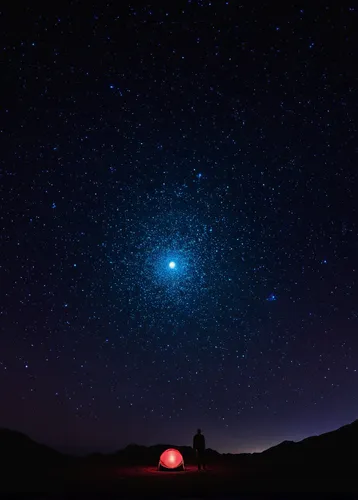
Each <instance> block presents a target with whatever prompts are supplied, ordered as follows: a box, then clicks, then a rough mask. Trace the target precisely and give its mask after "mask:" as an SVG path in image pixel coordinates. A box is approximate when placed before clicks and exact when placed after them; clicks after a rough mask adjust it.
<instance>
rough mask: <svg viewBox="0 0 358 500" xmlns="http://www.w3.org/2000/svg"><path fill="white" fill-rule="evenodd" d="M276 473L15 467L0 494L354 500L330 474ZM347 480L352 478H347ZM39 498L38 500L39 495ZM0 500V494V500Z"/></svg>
mask: <svg viewBox="0 0 358 500" xmlns="http://www.w3.org/2000/svg"><path fill="white" fill-rule="evenodd" d="M311 472H312V474H307V471H305V473H303V471H302V477H300V473H299V472H298V471H291V473H288V471H287V470H286V471H285V470H284V469H282V471H281V473H280V472H279V471H276V473H270V471H269V469H267V471H266V474H265V473H259V471H257V470H249V469H245V468H240V467H237V466H233V465H231V466H230V465H224V464H219V465H213V464H212V465H210V466H209V467H208V470H207V471H201V472H198V471H197V470H196V468H195V467H194V466H193V465H188V466H186V470H185V471H184V472H159V471H157V468H156V467H155V466H154V465H152V466H139V465H137V466H123V465H122V466H116V465H113V464H112V465H111V464H84V463H83V462H78V463H75V464H71V465H67V466H65V467H64V466H61V467H58V468H54V469H51V470H48V471H46V470H45V469H43V470H30V469H29V468H28V469H27V470H25V469H22V468H19V469H18V470H17V471H16V474H14V471H13V472H12V473H11V474H10V473H8V474H5V475H4V476H3V478H2V488H1V490H2V492H4V493H5V492H9V493H10V492H11V493H15V492H16V493H33V494H35V497H34V498H44V499H46V498H59V499H62V498H68V497H71V498H89V497H91V498H92V497H95V498H101V499H102V498H133V497H135V498H201V497H208V498H215V499H220V498H225V497H226V498H238V499H246V498H254V499H256V498H257V499H266V498H272V499H276V498H277V499H281V498H282V499H289V498H295V499H296V498H300V499H301V498H302V499H303V498H315V499H320V498H337V499H338V498H340V499H343V498H357V499H358V494H355V491H358V489H357V485H356V484H354V483H355V481H353V480H349V479H348V476H347V477H346V478H344V477H342V476H340V477H339V478H338V477H337V475H336V474H335V473H334V471H333V470H326V471H325V470H322V469H320V468H319V467H317V470H315V471H314V470H312V471H311ZM351 477H352V476H351ZM40 494H41V496H39V495H40ZM1 498H3V496H1Z"/></svg>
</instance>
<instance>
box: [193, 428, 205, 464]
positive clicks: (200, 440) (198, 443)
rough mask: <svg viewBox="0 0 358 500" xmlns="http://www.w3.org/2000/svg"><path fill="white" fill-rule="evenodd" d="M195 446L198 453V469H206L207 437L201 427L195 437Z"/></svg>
mask: <svg viewBox="0 0 358 500" xmlns="http://www.w3.org/2000/svg"><path fill="white" fill-rule="evenodd" d="M193 448H194V450H195V453H196V461H197V464H198V470H201V467H203V469H204V470H205V469H206V465H205V437H204V434H202V433H201V429H198V432H197V433H196V434H195V436H194V438H193Z"/></svg>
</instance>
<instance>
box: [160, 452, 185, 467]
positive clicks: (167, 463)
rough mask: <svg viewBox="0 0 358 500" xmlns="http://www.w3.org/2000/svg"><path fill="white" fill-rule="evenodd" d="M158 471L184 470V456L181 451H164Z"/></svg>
mask: <svg viewBox="0 0 358 500" xmlns="http://www.w3.org/2000/svg"><path fill="white" fill-rule="evenodd" d="M158 470H161V471H179V470H184V460H183V456H182V454H181V453H180V451H179V450H176V449H175V448H168V449H167V450H165V451H163V453H162V454H161V455H160V458H159V464H158Z"/></svg>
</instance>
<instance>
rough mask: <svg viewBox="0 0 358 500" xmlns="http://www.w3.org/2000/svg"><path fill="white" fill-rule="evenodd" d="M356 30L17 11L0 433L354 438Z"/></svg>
mask: <svg viewBox="0 0 358 500" xmlns="http://www.w3.org/2000/svg"><path fill="white" fill-rule="evenodd" d="M357 16H358V11H357V9H355V7H354V6H351V7H345V6H336V5H333V4H327V5H325V6H324V7H321V6H320V5H319V4H317V5H310V6H307V7H304V8H300V7H299V6H295V5H292V4H287V5H285V6H283V7H282V6H281V7H278V6H272V5H271V6H268V5H263V6H260V7H259V6H254V5H250V6H247V5H243V4H241V3H238V2H235V1H228V2H226V1H217V2H216V1H215V2H209V1H204V0H202V1H199V0H197V1H194V0H192V1H182V2H179V3H178V4H176V5H175V6H174V5H173V6H168V5H167V3H164V2H163V3H162V2H157V3H155V6H154V4H153V5H151V6H150V5H143V3H139V2H135V1H134V2H131V5H125V4H123V5H122V3H121V5H111V4H98V5H95V4H93V3H91V4H88V5H87V4H86V5H83V4H81V3H80V2H75V1H74V2H70V3H69V5H68V6H62V7H61V8H55V7H53V6H48V7H47V8H44V9H42V10H41V12H40V11H38V10H37V9H36V6H33V5H28V6H26V7H25V8H24V9H23V12H22V13H21V14H20V15H18V14H16V15H15V14H14V13H13V12H12V11H11V9H10V8H4V9H2V11H1V13H0V29H1V33H2V34H3V44H2V47H1V48H0V50H1V52H2V58H3V61H4V65H3V67H4V69H3V71H2V82H1V86H2V95H3V96H5V99H4V103H5V104H4V106H3V107H2V108H1V110H0V122H1V125H0V134H1V137H2V140H3V148H2V155H1V164H0V168H1V171H0V174H1V186H0V190H1V193H0V194H1V196H0V223H1V232H0V244H1V260H0V294H1V297H0V298H1V300H0V327H1V332H0V394H2V398H3V400H4V401H5V400H6V405H4V408H3V407H2V410H1V412H0V413H1V415H0V426H5V427H10V428H16V429H19V430H21V431H23V432H27V433H29V434H30V436H31V437H34V438H35V439H39V440H41V441H44V442H46V443H49V444H52V445H54V446H57V447H60V448H61V447H62V449H63V448H64V447H65V444H66V443H68V442H69V441H70V442H72V445H71V446H72V448H73V449H75V451H78V450H82V451H83V450H85V451H93V450H94V449H98V450H113V449H115V448H116V447H117V448H118V447H121V446H124V445H126V444H128V442H131V441H137V442H139V443H142V444H150V443H155V442H168V443H173V444H186V443H189V444H190V442H191V437H192V433H193V432H194V431H195V430H196V428H197V427H198V426H199V427H202V428H203V430H204V432H205V435H206V438H207V441H208V445H209V446H210V447H213V448H216V449H218V450H219V451H233V452H238V451H253V450H255V451H256V450H260V449H263V448H265V447H268V446H269V445H272V444H276V443H277V442H279V441H281V440H283V439H300V438H303V437H305V436H307V435H309V434H312V433H314V434H317V433H319V432H323V431H325V430H329V429H332V428H334V427H337V426H339V425H342V424H344V423H347V422H349V421H351V420H353V419H354V418H356V415H357V411H358V401H357V396H356V387H357V381H358V380H357V368H356V366H357V362H358V344H357V335H356V332H357V328H358V308H357V296H358V288H357V286H358V282H357V272H358V271H357V269H358V267H357V266H358V261H357V241H356V235H357V229H358V227H357V220H358V219H357V210H358V201H357V200H358V198H357V192H358V191H357V190H358V171H357V168H356V160H357V148H356V124H355V116H356V114H357V113H356V111H357V102H358V101H357V95H356V90H355V83H354V82H355V80H356V77H357V75H356V73H357V69H356V68H357V65H356V55H355V50H354V47H356V46H358V45H357V40H356V38H357V33H358V30H357V29H356V25H357ZM45 421H46V426H45V425H44V422H45ZM64 422H66V426H64Z"/></svg>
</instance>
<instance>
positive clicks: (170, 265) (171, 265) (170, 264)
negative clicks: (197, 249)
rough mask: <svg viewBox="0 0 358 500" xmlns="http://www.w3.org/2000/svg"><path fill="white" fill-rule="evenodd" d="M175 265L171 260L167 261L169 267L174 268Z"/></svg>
mask: <svg viewBox="0 0 358 500" xmlns="http://www.w3.org/2000/svg"><path fill="white" fill-rule="evenodd" d="M175 266H176V264H175V262H174V261H173V260H172V261H170V262H169V267H170V269H175Z"/></svg>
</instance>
